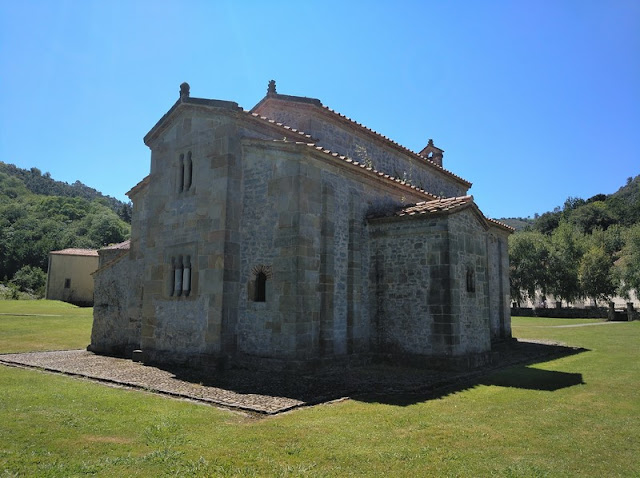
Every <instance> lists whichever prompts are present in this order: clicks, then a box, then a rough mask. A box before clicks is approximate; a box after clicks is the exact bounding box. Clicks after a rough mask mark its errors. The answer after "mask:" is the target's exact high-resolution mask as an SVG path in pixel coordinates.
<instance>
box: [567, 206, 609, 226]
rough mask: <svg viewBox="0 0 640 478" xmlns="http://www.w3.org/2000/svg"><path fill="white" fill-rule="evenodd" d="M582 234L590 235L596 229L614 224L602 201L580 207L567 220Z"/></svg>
mask: <svg viewBox="0 0 640 478" xmlns="http://www.w3.org/2000/svg"><path fill="white" fill-rule="evenodd" d="M569 220H570V221H571V222H572V223H573V224H575V225H576V226H578V227H579V228H580V229H581V230H582V232H584V233H587V234H589V233H591V231H593V230H594V229H596V228H600V229H603V230H604V229H606V228H608V227H609V226H610V225H611V224H613V223H614V222H615V219H614V218H613V216H612V215H611V213H610V212H609V210H608V208H607V205H606V204H605V203H604V201H595V202H590V203H588V204H585V205H584V206H580V207H579V208H578V209H576V210H575V211H573V213H572V214H571V216H570V219H569Z"/></svg>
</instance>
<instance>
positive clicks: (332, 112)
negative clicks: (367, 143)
mask: <svg viewBox="0 0 640 478" xmlns="http://www.w3.org/2000/svg"><path fill="white" fill-rule="evenodd" d="M269 99H276V100H281V101H294V102H298V103H308V104H311V105H313V106H316V107H319V108H320V109H321V110H322V111H325V112H327V113H328V114H330V115H331V116H334V117H336V118H338V119H340V120H341V121H343V122H347V123H349V124H351V125H354V126H356V127H357V128H359V129H361V130H363V131H366V132H367V133H369V134H371V135H374V136H375V137H377V138H379V139H381V140H382V141H383V142H385V143H387V144H388V145H389V146H391V147H393V148H394V149H397V150H399V151H401V152H403V153H405V154H409V155H410V156H413V157H414V158H416V159H419V160H420V161H424V162H425V163H427V164H428V165H429V166H431V167H433V168H436V169H438V170H440V171H442V172H443V173H445V174H446V175H448V176H450V177H452V178H454V179H456V180H457V181H459V182H461V183H463V184H464V185H466V187H467V188H470V187H471V185H472V183H471V182H469V181H467V180H466V179H464V178H462V177H460V176H458V175H457V174H455V173H452V172H451V171H449V170H447V169H444V168H443V167H442V166H440V165H439V164H437V163H435V162H433V161H432V160H430V159H429V158H427V157H425V156H422V155H421V154H418V153H416V152H415V151H411V150H410V149H409V148H406V147H405V146H402V145H401V144H400V143H397V142H395V141H393V140H392V139H391V138H388V137H387V136H384V135H383V134H380V133H378V132H377V131H375V130H373V129H371V128H369V127H367V126H365V125H363V124H362V123H358V122H357V121H354V120H352V119H351V118H349V117H348V116H345V115H343V114H342V113H339V112H337V111H335V110H333V109H331V108H329V107H328V106H325V105H323V104H322V102H321V101H320V100H318V99H316V98H307V97H304V96H290V95H281V94H279V93H275V94H270V95H269V94H268V95H267V96H265V97H264V98H263V99H262V100H260V101H259V102H258V104H257V105H255V106H254V107H253V108H252V109H251V112H252V111H254V110H256V109H257V108H259V106H260V105H261V104H262V103H263V102H265V101H267V100H269ZM251 114H254V115H255V113H251Z"/></svg>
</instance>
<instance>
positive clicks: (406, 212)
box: [395, 196, 473, 216]
mask: <svg viewBox="0 0 640 478" xmlns="http://www.w3.org/2000/svg"><path fill="white" fill-rule="evenodd" d="M470 204H473V196H460V197H451V198H440V199H436V200H435V201H423V202H419V203H416V204H415V205H414V206H409V207H406V208H404V209H401V210H399V211H397V212H396V213H395V215H396V216H415V215H416V214H438V213H443V212H446V213H451V212H454V211H456V210H458V209H462V208H464V207H467V206H469V205H470Z"/></svg>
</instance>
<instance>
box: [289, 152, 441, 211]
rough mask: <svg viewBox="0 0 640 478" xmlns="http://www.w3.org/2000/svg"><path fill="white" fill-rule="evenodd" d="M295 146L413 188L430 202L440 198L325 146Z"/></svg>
mask: <svg viewBox="0 0 640 478" xmlns="http://www.w3.org/2000/svg"><path fill="white" fill-rule="evenodd" d="M295 144H303V145H305V146H307V147H310V148H313V149H314V150H316V151H319V152H321V153H324V154H326V155H328V156H332V157H334V158H337V159H340V160H342V161H344V162H345V163H347V164H350V165H352V166H355V167H359V168H361V169H364V170H365V171H369V172H371V173H373V174H375V175H376V176H378V177H380V178H383V179H384V180H387V181H391V182H393V183H394V184H400V185H402V186H405V187H408V188H411V189H413V190H414V191H416V192H418V193H422V194H425V195H427V196H429V197H430V199H429V201H434V200H437V199H438V196H436V195H435V194H432V193H430V192H428V191H426V190H424V189H422V188H419V187H417V186H414V185H413V184H411V183H409V182H407V181H406V180H404V179H400V178H396V177H395V176H391V175H390V174H386V173H384V172H382V171H378V170H377V169H375V168H373V167H371V166H367V165H366V164H364V163H362V162H360V161H355V160H354V159H352V158H350V157H349V156H346V155H344V154H340V153H337V152H335V151H331V150H330V149H328V148H325V147H324V146H320V145H317V144H315V143H304V142H301V141H296V142H295ZM423 202H428V201H423Z"/></svg>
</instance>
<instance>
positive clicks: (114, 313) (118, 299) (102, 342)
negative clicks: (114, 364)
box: [89, 251, 142, 357]
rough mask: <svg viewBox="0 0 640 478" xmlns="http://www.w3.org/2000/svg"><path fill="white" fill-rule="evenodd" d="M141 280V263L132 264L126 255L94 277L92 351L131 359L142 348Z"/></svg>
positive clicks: (90, 347) (99, 271)
mask: <svg viewBox="0 0 640 478" xmlns="http://www.w3.org/2000/svg"><path fill="white" fill-rule="evenodd" d="M121 252H122V251H121ZM141 276H142V267H141V266H140V263H139V262H138V261H132V260H130V258H129V254H128V253H127V252H124V253H123V254H122V255H121V256H120V258H119V259H117V260H116V261H111V262H110V264H108V265H106V266H105V267H103V268H101V269H99V270H98V271H97V272H96V273H95V274H94V276H93V277H94V281H95V289H96V295H95V297H96V302H95V304H94V307H93V327H92V329H91V345H90V346H89V350H91V351H93V352H97V353H104V354H109V355H119V356H125V357H130V356H131V352H132V351H133V350H135V349H139V348H140V330H141V307H142V277H141Z"/></svg>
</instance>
